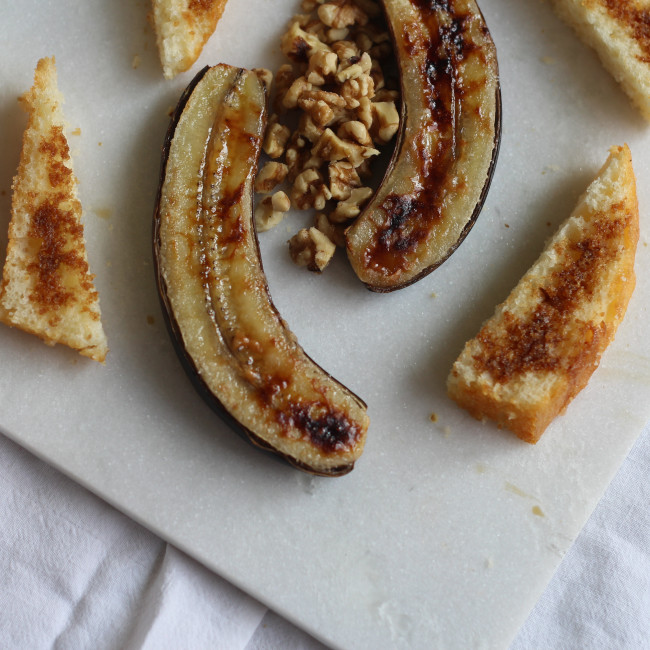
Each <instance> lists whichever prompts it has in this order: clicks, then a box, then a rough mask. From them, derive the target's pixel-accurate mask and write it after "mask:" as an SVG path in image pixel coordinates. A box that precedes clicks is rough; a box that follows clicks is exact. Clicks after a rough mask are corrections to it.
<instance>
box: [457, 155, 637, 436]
mask: <svg viewBox="0 0 650 650" xmlns="http://www.w3.org/2000/svg"><path fill="white" fill-rule="evenodd" d="M638 238H639V211H638V203H637V196H636V182H635V177H634V171H633V168H632V157H631V154H630V150H629V148H628V147H627V145H624V146H620V147H613V148H612V149H611V150H610V154H609V157H608V159H607V161H606V163H605V164H604V165H603V167H602V168H601V170H600V172H599V173H598V175H597V176H596V178H595V179H594V181H593V182H592V183H591V184H590V185H589V187H588V189H587V191H586V192H585V193H584V194H583V196H582V197H581V198H580V200H579V201H578V204H577V206H576V208H575V209H574V211H573V213H572V214H571V216H570V217H569V218H568V219H567V220H566V221H565V222H564V223H563V224H562V225H561V226H560V228H559V229H558V231H557V232H556V234H555V235H554V236H553V237H552V238H551V239H550V241H549V242H548V243H547V245H546V247H545V249H544V251H543V252H542V254H541V256H540V258H539V259H538V260H537V262H536V263H535V264H534V265H533V266H532V267H531V269H530V270H529V271H528V272H527V273H526V274H525V275H524V277H523V278H522V279H521V280H520V281H519V283H518V284H517V286H516V287H515V288H514V289H513V291H512V292H511V294H510V295H509V296H508V298H507V299H506V300H505V302H503V303H502V304H501V305H499V306H498V307H497V309H496V311H495V314H494V315H493V316H492V317H491V318H490V319H489V320H488V321H486V322H485V323H484V324H483V326H482V328H481V330H480V331H479V333H478V334H477V336H476V337H475V338H473V339H472V340H470V341H468V342H467V343H466V345H465V347H464V349H463V351H462V353H461V354H460V356H459V357H458V359H457V360H456V362H455V363H454V365H453V367H452V370H451V373H450V375H449V378H448V381H447V389H448V394H449V396H450V397H451V398H452V399H453V400H455V401H456V402H457V403H458V404H459V405H460V406H461V407H463V408H465V409H466V410H467V411H469V413H470V414H471V415H473V416H474V417H475V418H477V419H481V420H482V419H490V420H494V421H496V422H497V423H498V425H499V426H500V427H505V428H508V429H510V430H512V431H513V432H514V433H515V434H516V435H517V436H519V437H520V438H521V439H522V440H525V441H526V442H529V443H533V444H534V443H536V442H537V441H538V440H539V438H540V437H541V435H542V434H543V432H544V431H545V429H546V428H547V426H548V425H549V424H550V423H551V422H552V421H553V419H554V418H555V417H556V416H557V415H559V414H560V413H563V412H564V410H565V409H566V408H567V406H568V405H569V403H570V402H571V400H572V399H573V398H574V397H575V396H576V395H577V394H578V393H579V392H580V391H581V390H582V389H583V388H584V386H586V384H587V382H588V381H589V378H590V377H591V375H592V373H593V372H594V370H595V369H596V368H597V366H598V365H599V363H600V359H601V355H602V353H603V352H604V350H605V349H606V348H607V346H608V345H609V343H610V342H611V341H612V340H613V338H614V335H615V333H616V329H617V328H618V326H619V324H620V322H621V321H622V319H623V316H624V315H625V312H626V309H627V305H628V302H629V300H630V297H631V295H632V292H633V290H634V286H635V274H634V258H635V253H636V247H637V242H638Z"/></svg>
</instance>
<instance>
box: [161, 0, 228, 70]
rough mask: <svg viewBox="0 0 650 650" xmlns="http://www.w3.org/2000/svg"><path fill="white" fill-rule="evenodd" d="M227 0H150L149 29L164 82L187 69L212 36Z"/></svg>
mask: <svg viewBox="0 0 650 650" xmlns="http://www.w3.org/2000/svg"><path fill="white" fill-rule="evenodd" d="M226 2H227V0H153V26H154V30H155V32H156V41H157V43H158V52H159V54H160V61H161V63H162V67H163V74H164V76H165V78H167V79H173V78H174V77H175V76H176V75H177V74H179V73H180V72H185V70H188V69H189V68H190V67H191V66H192V64H193V63H194V62H195V61H196V60H197V59H198V58H199V55H200V54H201V50H202V49H203V46H204V45H205V44H206V42H207V40H208V39H209V38H210V36H212V33H213V32H214V30H215V28H216V26H217V23H218V22H219V19H220V18H221V14H222V13H223V10H224V8H225V7H226Z"/></svg>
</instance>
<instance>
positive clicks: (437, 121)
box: [346, 0, 501, 291]
mask: <svg viewBox="0 0 650 650" xmlns="http://www.w3.org/2000/svg"><path fill="white" fill-rule="evenodd" d="M383 4H384V8H385V11H386V17H387V20H388V23H389V25H390V27H391V31H392V34H393V40H394V45H395V52H396V55H397V60H398V64H399V68H400V76H401V85H402V115H401V124H400V131H399V133H398V136H397V144H396V147H395V153H394V154H393V158H392V160H391V163H390V165H389V168H388V171H387V173H386V176H385V178H384V180H383V182H382V184H381V186H380V188H379V190H378V192H377V193H376V194H375V196H374V197H373V199H372V200H371V201H370V203H369V204H368V205H367V206H366V208H365V210H364V211H363V212H362V214H361V215H360V216H359V218H358V219H357V221H356V222H355V223H354V225H353V226H352V227H351V228H350V229H349V230H348V231H347V234H346V239H347V250H348V257H349V259H350V262H351V263H352V267H353V268H354V270H355V272H356V274H357V275H358V276H359V278H360V279H361V280H362V281H363V282H364V283H365V284H366V286H367V287H368V288H369V289H372V290H374V291H392V290H394V289H399V288H401V287H405V286H407V285H409V284H412V283H413V282H415V281H416V280H419V279H420V278H421V277H423V276H424V275H426V274H427V273H430V272H431V271H433V270H434V269H435V268H436V267H438V266H439V265H440V264H442V262H444V261H445V260H446V259H447V258H448V257H449V256H450V255H451V254H452V253H453V252H454V250H455V249H456V248H457V247H458V245H459V244H460V243H461V242H462V241H463V239H464V238H465V236H466V235H467V233H468V232H469V230H470V229H471V227H472V225H473V224H474V222H475V220H476V218H477V217H478V214H479V212H480V211H481V208H482V205H483V202H484V200H485V197H486V195H487V191H488V187H489V184H490V180H491V177H492V172H493V170H494V166H495V163H496V159H497V154H498V149H499V140H500V132H501V112H500V104H501V94H500V87H499V75H498V66H497V57H496V50H495V47H494V43H493V42H492V39H491V37H490V33H489V31H488V29H487V26H486V24H485V21H484V19H483V16H482V14H481V12H480V10H479V8H478V6H477V5H476V2H475V1H474V0H445V1H444V2H442V1H438V0H434V1H431V0H427V1H425V0H384V2H383Z"/></svg>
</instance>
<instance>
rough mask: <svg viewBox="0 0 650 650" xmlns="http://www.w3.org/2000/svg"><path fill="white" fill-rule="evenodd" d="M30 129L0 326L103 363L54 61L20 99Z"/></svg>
mask: <svg viewBox="0 0 650 650" xmlns="http://www.w3.org/2000/svg"><path fill="white" fill-rule="evenodd" d="M21 102H22V104H23V106H24V108H25V109H26V110H27V112H28V123H27V128H26V129H25V133H24V135H23V144H22V151H21V157H20V163H19V166H18V172H17V174H16V176H15V178H14V181H13V185H12V190H13V194H12V208H11V221H10V223H9V241H8V245H7V256H6V259H5V264H4V268H3V274H2V285H1V286H0V321H2V322H4V323H6V324H7V325H10V326H13V327H17V328H20V329H22V330H25V331H27V332H30V333H32V334H35V335H37V336H39V337H40V338H41V339H43V340H44V341H45V342H46V343H48V344H50V345H54V344H56V343H62V344H65V345H68V346H69V347H71V348H74V349H75V350H77V351H79V352H80V353H81V354H83V355H84V356H87V357H90V358H91V359H94V360H96V361H99V362H103V361H104V360H105V358H106V353H107V351H108V347H107V343H106V336H105V334H104V330H103V327H102V323H101V312H100V309H99V298H98V294H97V291H96V290H95V287H94V284H93V280H94V276H93V275H92V274H91V273H90V270H89V266H88V259H87V254H86V245H85V240H84V235H83V226H82V224H81V214H82V209H81V204H80V202H79V199H78V198H77V191H76V179H75V177H74V173H73V169H72V161H71V158H70V151H69V147H68V142H67V139H66V136H65V121H64V117H63V110H62V104H63V95H62V94H61V93H60V91H59V89H58V87H57V74H56V65H55V60H54V58H53V57H52V58H43V59H41V60H40V61H39V62H38V65H37V67H36V72H35V75H34V85H33V86H32V88H31V89H30V90H29V91H28V92H26V93H25V94H24V95H23V96H22V97H21Z"/></svg>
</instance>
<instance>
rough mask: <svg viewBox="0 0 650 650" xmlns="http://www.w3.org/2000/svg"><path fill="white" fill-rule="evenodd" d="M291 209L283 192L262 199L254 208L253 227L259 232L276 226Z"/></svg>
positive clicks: (289, 202)
mask: <svg viewBox="0 0 650 650" xmlns="http://www.w3.org/2000/svg"><path fill="white" fill-rule="evenodd" d="M290 208H291V201H289V197H288V196H287V195H286V194H285V193H284V192H276V193H275V194H273V195H272V196H267V197H265V198H264V199H262V200H261V201H260V202H259V203H258V205H257V207H256V208H255V225H256V226H257V229H258V230H259V231H260V232H264V231H265V230H270V229H271V228H273V227H275V226H277V225H278V224H279V223H280V221H282V219H284V215H285V213H286V212H288V211H289V209H290Z"/></svg>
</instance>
